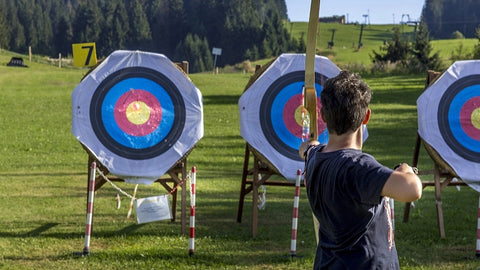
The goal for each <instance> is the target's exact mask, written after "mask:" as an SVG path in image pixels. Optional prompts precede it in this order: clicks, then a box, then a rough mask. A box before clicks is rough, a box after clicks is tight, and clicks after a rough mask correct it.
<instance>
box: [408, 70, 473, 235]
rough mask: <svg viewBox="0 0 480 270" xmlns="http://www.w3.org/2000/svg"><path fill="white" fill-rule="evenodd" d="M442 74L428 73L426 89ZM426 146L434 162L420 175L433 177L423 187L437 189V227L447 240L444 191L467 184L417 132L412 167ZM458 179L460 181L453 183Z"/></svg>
mask: <svg viewBox="0 0 480 270" xmlns="http://www.w3.org/2000/svg"><path fill="white" fill-rule="evenodd" d="M440 75H441V73H440V72H436V71H428V73H427V78H426V83H425V89H427V88H428V87H429V86H431V85H432V84H433V83H434V82H435V81H436V80H437V79H438V78H439V77H440ZM422 144H423V145H424V147H425V150H426V152H427V153H428V155H429V156H430V158H431V159H432V161H433V169H432V170H419V172H418V175H433V180H430V181H422V187H423V188H425V187H427V186H433V187H434V188H435V201H436V210H437V225H438V233H439V236H440V238H445V227H444V223H443V210H442V191H443V190H444V189H445V188H446V187H447V186H466V185H467V184H466V183H465V182H463V181H462V180H461V178H460V177H459V176H458V175H457V173H456V172H455V171H454V170H453V168H452V167H451V166H450V165H449V164H448V163H447V162H446V161H445V160H444V159H443V158H442V157H441V156H440V154H439V153H438V152H437V151H436V150H435V149H434V148H433V147H432V146H431V145H429V144H428V143H426V142H425V141H424V140H423V139H422V137H421V136H420V134H418V132H417V139H416V142H415V148H414V152H413V160H412V166H413V167H418V158H419V154H420V148H421V145H422ZM453 179H457V180H458V181H453ZM410 207H411V203H405V209H404V214H403V222H408V219H409V215H410Z"/></svg>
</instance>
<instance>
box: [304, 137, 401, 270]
mask: <svg viewBox="0 0 480 270" xmlns="http://www.w3.org/2000/svg"><path fill="white" fill-rule="evenodd" d="M323 147H324V145H320V146H317V147H315V148H313V149H312V150H311V151H310V153H309V155H308V158H307V163H306V173H305V184H306V189H307V195H308V199H309V202H310V206H311V207H312V210H313V213H314V214H315V216H316V217H317V219H318V220H319V222H320V230H319V244H318V247H317V253H316V256H315V264H314V268H315V269H322V268H328V269H399V264H398V256H397V251H396V249H395V242H394V240H393V228H392V221H391V216H390V215H391V213H390V207H389V204H388V202H387V201H386V199H385V198H384V197H382V196H381V191H382V189H383V186H384V184H385V182H386V181H387V179H388V177H390V175H391V173H392V172H393V170H391V169H390V168H388V167H385V166H383V165H381V164H380V163H378V162H377V161H376V160H375V158H373V157H372V156H371V155H368V154H365V153H362V151H361V150H355V149H344V150H339V151H335V152H328V153H322V152H321V149H322V148H323Z"/></svg>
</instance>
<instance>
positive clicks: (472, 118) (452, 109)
mask: <svg viewBox="0 0 480 270" xmlns="http://www.w3.org/2000/svg"><path fill="white" fill-rule="evenodd" d="M438 126H439V128H440V134H441V135H442V136H443V139H444V140H445V142H446V143H447V144H448V146H449V147H450V148H451V149H452V150H453V151H455V152H456V153H457V154H458V155H460V156H462V157H463V158H465V159H467V160H470V161H473V162H480V75H470V76H467V77H463V78H460V79H458V80H457V81H456V82H455V83H453V84H452V85H451V86H450V87H449V88H448V89H447V90H446V91H445V93H444V94H443V96H442V98H441V99H440V103H439V106H438Z"/></svg>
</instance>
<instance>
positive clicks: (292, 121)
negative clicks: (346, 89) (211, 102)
mask: <svg viewBox="0 0 480 270" xmlns="http://www.w3.org/2000/svg"><path fill="white" fill-rule="evenodd" d="M315 72H316V73H315V89H316V92H317V114H318V113H319V111H320V108H321V104H320V93H321V91H322V85H323V83H324V82H325V81H326V80H327V79H328V78H331V77H334V76H336V75H337V74H338V73H339V72H340V69H339V68H338V67H337V66H336V65H335V64H334V63H332V62H331V61H330V60H329V59H328V58H326V57H322V56H315ZM304 84H305V54H282V55H280V56H279V57H278V58H277V59H275V61H274V62H273V63H272V64H271V65H269V66H268V68H267V69H265V71H264V72H263V73H262V74H260V75H259V76H258V78H257V79H256V80H255V81H254V82H253V83H251V85H250V86H249V87H248V89H247V90H245V92H244V93H243V94H242V96H241V97H240V100H239V102H238V105H239V109H240V133H241V135H242V137H243V138H244V139H245V140H246V141H247V143H248V144H249V145H250V146H252V147H253V148H254V149H255V150H257V151H258V152H259V153H260V154H261V155H263V157H265V158H266V159H267V160H268V161H269V163H270V164H272V165H273V166H274V167H275V169H277V171H278V172H279V173H280V174H281V175H282V176H284V177H285V178H286V179H287V180H290V181H292V182H293V181H295V179H296V177H297V170H298V169H302V168H303V167H304V162H303V160H302V159H301V158H300V156H299V154H298V148H299V146H300V144H301V142H302V124H301V120H302V116H301V111H302V103H303V98H302V89H303V86H304ZM317 126H318V134H319V137H318V140H319V141H320V142H322V143H326V142H327V141H328V131H327V128H326V124H325V123H324V122H323V121H322V120H321V118H320V119H319V120H318V122H317Z"/></svg>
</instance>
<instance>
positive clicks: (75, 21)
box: [0, 0, 480, 72]
mask: <svg viewBox="0 0 480 270" xmlns="http://www.w3.org/2000/svg"><path fill="white" fill-rule="evenodd" d="M288 20H289V19H288V16H287V9H286V4H285V0H0V48H1V49H6V50H10V51H14V52H18V53H27V52H28V50H29V47H30V48H31V49H32V52H33V53H34V54H38V55H46V56H51V57H57V56H58V54H59V53H60V54H62V55H63V56H66V57H70V56H71V55H72V44H73V43H84V42H95V44H96V48H97V57H98V58H100V59H101V58H103V57H105V56H108V55H109V54H110V53H111V52H113V51H114V50H118V49H128V50H145V51H152V52H157V53H162V54H165V55H166V56H167V57H169V58H170V59H171V60H172V61H183V60H186V61H189V62H190V63H191V64H190V72H202V71H205V70H211V68H212V67H213V55H212V49H213V48H221V49H222V54H221V56H220V57H218V60H217V62H216V64H217V66H220V67H222V66H225V65H234V64H237V63H240V62H242V61H244V60H251V61H255V60H258V59H264V58H270V57H275V56H278V55H280V54H281V53H285V52H304V51H305V40H304V39H305V37H303V36H301V37H298V36H297V37H296V38H295V37H293V36H292V35H291V34H290V32H289V31H288V29H287V28H286V27H285V25H286V23H285V22H286V21H288ZM479 20H480V2H479V1H475V0H425V4H424V7H423V11H422V21H423V22H424V23H425V25H427V27H428V31H429V33H430V37H431V38H433V39H445V38H451V37H452V35H453V33H456V34H457V35H456V36H457V37H458V36H459V33H460V36H464V37H466V38H475V37H476V35H475V34H476V29H477V28H478V26H479V24H480V21H479ZM416 23H418V22H416Z"/></svg>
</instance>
